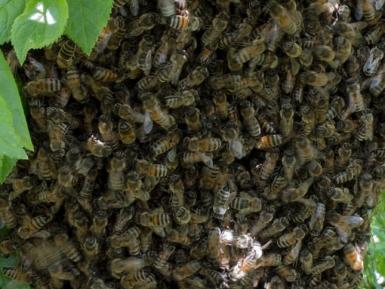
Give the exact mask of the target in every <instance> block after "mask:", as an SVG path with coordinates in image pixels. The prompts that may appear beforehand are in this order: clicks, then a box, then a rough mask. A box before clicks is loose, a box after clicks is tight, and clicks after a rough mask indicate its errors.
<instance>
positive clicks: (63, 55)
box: [56, 40, 76, 69]
mask: <svg viewBox="0 0 385 289" xmlns="http://www.w3.org/2000/svg"><path fill="white" fill-rule="evenodd" d="M75 52H76V45H75V43H73V42H72V41H71V40H65V41H63V42H62V43H61V44H60V50H59V53H58V55H57V59H56V64H57V65H58V66H59V68H61V69H67V68H68V67H70V66H72V64H73V60H74V57H75Z"/></svg>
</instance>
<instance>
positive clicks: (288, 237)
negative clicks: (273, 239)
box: [277, 226, 306, 248]
mask: <svg viewBox="0 0 385 289" xmlns="http://www.w3.org/2000/svg"><path fill="white" fill-rule="evenodd" d="M305 235H306V230H305V228H303V227H301V226H300V227H295V228H294V229H293V231H292V232H289V233H286V234H283V235H282V236H280V237H279V238H278V240H277V245H278V247H280V248H285V247H290V246H293V245H294V244H295V243H297V242H299V241H301V240H302V239H303V238H304V237H305Z"/></svg>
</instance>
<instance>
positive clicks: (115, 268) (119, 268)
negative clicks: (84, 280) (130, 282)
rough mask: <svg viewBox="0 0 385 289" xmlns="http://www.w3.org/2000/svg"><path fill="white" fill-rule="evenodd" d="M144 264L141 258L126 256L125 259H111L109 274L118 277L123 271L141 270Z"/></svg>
mask: <svg viewBox="0 0 385 289" xmlns="http://www.w3.org/2000/svg"><path fill="white" fill-rule="evenodd" d="M144 266H145V261H144V259H142V258H137V257H128V258H126V259H121V258H115V259H113V260H111V263H110V270H111V275H112V276H114V277H115V278H120V276H122V275H124V273H132V272H136V271H139V270H141V269H142V268H143V267H144Z"/></svg>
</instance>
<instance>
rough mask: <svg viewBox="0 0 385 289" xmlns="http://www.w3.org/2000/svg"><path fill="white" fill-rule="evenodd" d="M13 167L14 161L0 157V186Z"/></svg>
mask: <svg viewBox="0 0 385 289" xmlns="http://www.w3.org/2000/svg"><path fill="white" fill-rule="evenodd" d="M15 165H16V159H13V158H10V157H7V156H0V184H1V183H2V182H4V180H5V179H6V178H7V176H8V175H9V173H10V172H11V171H12V169H13V167H14V166H15ZM0 235H1V234H0Z"/></svg>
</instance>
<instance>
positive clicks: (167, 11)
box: [158, 0, 176, 17]
mask: <svg viewBox="0 0 385 289" xmlns="http://www.w3.org/2000/svg"><path fill="white" fill-rule="evenodd" d="M158 8H159V10H160V13H161V14H162V15H163V16H164V17H170V16H173V15H175V14H176V8H175V1H174V0H158Z"/></svg>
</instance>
